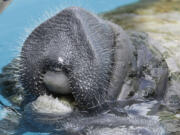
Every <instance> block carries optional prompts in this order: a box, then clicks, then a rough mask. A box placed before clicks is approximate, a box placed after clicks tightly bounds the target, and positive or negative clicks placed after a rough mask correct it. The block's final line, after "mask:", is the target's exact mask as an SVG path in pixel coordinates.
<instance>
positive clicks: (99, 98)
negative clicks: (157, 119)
mask: <svg viewBox="0 0 180 135" xmlns="http://www.w3.org/2000/svg"><path fill="white" fill-rule="evenodd" d="M113 44H114V33H113V30H112V28H111V27H110V26H109V25H108V24H107V23H105V21H103V20H102V19H100V18H98V17H97V16H96V15H93V14H91V13H89V12H87V11H85V10H83V9H81V8H76V7H72V8H67V9H65V10H63V11H61V12H60V13H58V14H57V15H55V16H54V17H52V18H50V19H49V20H47V21H45V22H44V23H42V24H41V25H40V26H38V27H37V28H35V30H34V31H33V32H32V33H31V34H30V35H29V37H28V38H27V39H26V41H25V42H24V45H23V47H22V51H21V69H22V70H21V72H20V80H21V82H22V85H23V87H24V88H25V90H26V98H27V99H28V100H29V101H32V100H34V99H36V98H37V97H38V96H39V95H43V94H46V93H48V94H49V93H54V94H72V95H73V97H74V99H75V101H76V102H77V104H78V106H79V107H80V108H86V109H87V108H93V107H95V106H97V105H100V104H102V103H104V102H105V101H108V100H109V96H108V94H107V93H108V92H107V90H108V87H109V82H110V75H111V70H112V65H113V61H112V59H113Z"/></svg>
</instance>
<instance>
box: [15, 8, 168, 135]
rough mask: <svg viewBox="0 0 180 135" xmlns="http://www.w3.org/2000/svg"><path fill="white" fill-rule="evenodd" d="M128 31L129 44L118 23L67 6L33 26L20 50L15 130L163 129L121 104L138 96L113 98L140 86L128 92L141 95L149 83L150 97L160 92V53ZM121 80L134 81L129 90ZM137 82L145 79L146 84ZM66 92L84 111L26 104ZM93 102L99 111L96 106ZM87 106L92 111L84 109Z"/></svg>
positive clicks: (156, 132)
mask: <svg viewBox="0 0 180 135" xmlns="http://www.w3.org/2000/svg"><path fill="white" fill-rule="evenodd" d="M133 36H134V35H133V34H132V36H131V38H132V39H131V40H132V41H133V44H132V43H131V40H130V39H129V37H128V36H127V34H126V33H125V32H124V31H123V30H122V29H121V28H120V27H119V26H117V25H115V24H112V23H110V22H108V21H104V20H102V19H100V18H99V17H97V16H96V15H93V14H91V13H89V12H87V11H85V10H83V9H81V8H76V7H73V8H67V9H65V10H63V11H61V12H60V13H58V14H57V15H56V16H54V17H52V18H50V19H49V20H47V21H45V22H44V23H42V24H41V25H40V26H38V27H37V28H36V29H35V30H34V31H33V32H32V33H31V34H30V35H29V37H28V38H27V39H26V41H25V43H24V45H23V48H22V52H21V58H20V66H21V67H20V69H21V71H20V79H21V82H22V86H23V88H24V89H25V90H26V93H25V101H24V103H23V104H24V106H25V107H24V112H23V118H22V121H21V123H20V130H19V132H18V133H17V134H20V133H23V132H24V129H25V131H27V130H28V131H30V130H32V131H39V132H46V131H47V132H52V135H53V134H54V135H55V134H65V135H69V134H79V135H81V134H87V135H96V134H97V135H105V134H115V135H116V134H117V135H119V134H120V133H122V132H124V131H125V130H126V131H125V134H129V135H136V134H142V135H144V134H146V135H163V134H164V130H163V128H162V127H161V125H160V124H159V123H157V121H153V120H151V119H150V118H147V117H143V116H138V115H136V113H135V114H133V113H134V112H126V111H124V110H123V109H122V108H123V107H125V106H126V105H130V104H133V103H134V102H137V101H138V100H131V99H130V100H127V101H117V99H126V98H128V96H129V95H131V94H130V93H132V92H134V93H135V92H136V90H137V89H140V90H139V91H140V92H139V91H138V92H137V94H134V95H132V97H134V98H136V97H138V98H139V97H141V96H142V97H146V96H147V95H146V94H145V95H143V94H141V93H143V92H144V91H145V93H146V92H147V93H150V94H149V95H150V96H152V93H151V89H157V91H155V95H154V97H160V96H162V95H163V93H164V91H165V89H166V83H167V75H168V71H167V67H166V65H165V66H164V67H163V66H161V64H158V63H160V61H161V59H159V58H155V57H153V55H152V53H151V52H150V51H149V50H148V49H147V47H145V46H144V44H146V43H141V42H139V41H136V40H133ZM140 37H141V36H140ZM142 37H143V36H142ZM145 42H146V41H145ZM143 52H145V55H143ZM148 62H149V63H148ZM147 64H148V65H147ZM159 65H160V66H159ZM144 67H146V70H144V69H143V68H144ZM154 69H156V70H155V71H158V73H159V74H157V73H154V72H155V71H154ZM149 76H150V77H152V78H153V79H149V78H150V77H149ZM148 79H149V80H148ZM155 79H156V80H158V81H157V82H154V80H155ZM58 81H61V82H60V83H58ZM125 81H126V82H129V81H130V82H131V81H132V82H135V84H134V85H131V86H132V87H133V88H132V89H133V90H132V91H131V88H130V87H127V84H126V83H124V82H125ZM147 82H148V83H147ZM143 84H148V87H147V89H148V90H146V87H145V88H144V87H143ZM145 86H147V85H145ZM121 88H122V89H121ZM149 88H150V92H149ZM152 91H153V90H152ZM70 93H71V94H72V95H73V97H74V99H75V102H76V103H77V104H78V109H79V110H83V112H84V111H85V112H87V113H85V114H84V113H82V112H79V111H78V110H76V111H74V112H72V113H70V114H67V115H62V116H61V115H58V114H57V115H55V114H46V113H45V114H44V113H39V112H37V110H35V109H34V108H33V107H32V101H34V100H36V98H37V97H38V96H40V95H43V94H55V95H56V94H61V95H64V94H70ZM124 93H125V94H124ZM149 95H148V96H149ZM116 101H117V102H116ZM27 103H29V104H27ZM26 104H27V105H26ZM99 108H100V110H102V109H103V111H101V112H98V111H96V110H98V109H99ZM92 111H93V112H96V113H95V114H93V115H89V113H90V112H92ZM124 125H125V126H129V127H128V128H127V127H124ZM26 128H28V129H26Z"/></svg>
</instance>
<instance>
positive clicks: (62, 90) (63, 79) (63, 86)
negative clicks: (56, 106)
mask: <svg viewBox="0 0 180 135" xmlns="http://www.w3.org/2000/svg"><path fill="white" fill-rule="evenodd" d="M43 82H44V83H45V85H46V87H47V88H48V90H49V91H50V92H53V93H56V94H62V95H67V94H71V93H72V91H71V89H70V84H69V79H68V77H67V76H66V74H65V73H64V72H63V71H60V70H59V71H58V72H53V71H47V72H46V73H45V74H44V78H43Z"/></svg>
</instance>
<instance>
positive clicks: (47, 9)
mask: <svg viewBox="0 0 180 135" xmlns="http://www.w3.org/2000/svg"><path fill="white" fill-rule="evenodd" d="M137 1H138V0H14V1H13V2H12V3H11V4H10V5H9V7H8V8H7V9H6V10H5V11H4V12H3V13H2V14H0V56H1V57H0V69H1V68H2V67H3V66H4V65H6V64H7V63H9V62H10V61H11V60H12V58H14V57H15V56H16V55H17V54H18V53H19V50H20V45H21V44H22V42H23V40H24V38H25V37H26V30H27V28H34V27H35V26H36V25H37V24H38V23H39V22H42V21H43V20H44V19H46V18H47V14H51V13H54V12H57V11H60V10H62V9H63V8H66V7H69V6H79V7H83V8H85V9H87V10H89V11H91V12H94V13H100V12H105V11H108V10H112V9H114V8H116V7H118V6H122V5H126V4H129V3H132V2H137ZM43 16H46V17H43Z"/></svg>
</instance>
